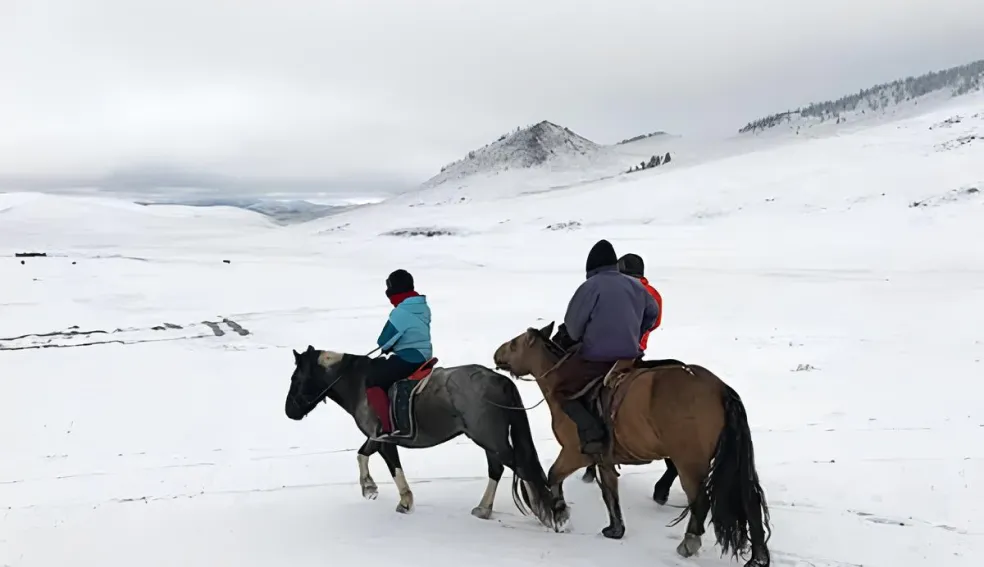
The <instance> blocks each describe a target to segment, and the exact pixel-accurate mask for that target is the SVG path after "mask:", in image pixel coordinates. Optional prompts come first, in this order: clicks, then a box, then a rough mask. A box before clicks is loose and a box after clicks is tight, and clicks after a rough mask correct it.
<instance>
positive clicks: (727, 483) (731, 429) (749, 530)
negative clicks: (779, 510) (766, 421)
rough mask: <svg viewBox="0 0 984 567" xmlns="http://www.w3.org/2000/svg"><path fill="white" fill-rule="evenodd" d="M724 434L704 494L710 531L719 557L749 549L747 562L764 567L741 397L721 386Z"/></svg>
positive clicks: (762, 522) (764, 535)
mask: <svg viewBox="0 0 984 567" xmlns="http://www.w3.org/2000/svg"><path fill="white" fill-rule="evenodd" d="M722 388H723V391H722V393H721V397H722V400H721V401H722V402H723V404H724V415H725V423H724V429H722V430H721V434H720V436H719V437H718V441H717V448H716V449H715V451H714V459H713V462H712V464H711V468H710V471H709V473H708V476H707V479H706V480H705V481H704V482H705V484H704V488H705V490H706V491H707V495H708V499H709V502H710V513H711V525H712V526H713V527H714V535H715V536H716V537H717V541H718V544H719V545H720V546H721V550H722V555H724V554H725V553H728V551H729V550H730V551H731V554H732V556H734V558H735V559H738V556H739V554H741V553H743V552H745V551H746V550H748V549H749V548H751V550H752V553H753V556H756V557H760V558H761V559H764V560H765V562H766V563H765V564H768V558H769V551H768V549H767V547H766V543H767V542H768V540H769V538H770V537H771V533H772V530H771V528H770V526H769V507H768V505H767V504H766V501H765V494H764V492H763V490H762V485H761V484H759V478H758V472H756V470H755V450H754V447H753V446H752V433H751V431H750V430H749V428H748V416H747V415H746V414H745V404H744V403H742V401H741V397H740V396H739V395H738V393H737V392H735V391H734V390H733V389H732V388H731V387H730V386H728V385H727V384H722Z"/></svg>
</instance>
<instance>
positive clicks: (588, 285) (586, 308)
mask: <svg viewBox="0 0 984 567" xmlns="http://www.w3.org/2000/svg"><path fill="white" fill-rule="evenodd" d="M597 302H598V286H596V285H595V283H594V282H593V281H591V280H588V281H586V282H584V283H582V284H581V286H580V287H578V288H577V291H575V292H574V296H573V297H571V301H570V303H568V304H567V313H565V314H564V326H565V327H567V333H568V334H569V335H570V337H571V338H572V339H574V340H575V341H580V340H581V337H583V336H584V329H585V327H587V326H588V321H589V320H591V313H592V311H594V307H595V304H596V303H597Z"/></svg>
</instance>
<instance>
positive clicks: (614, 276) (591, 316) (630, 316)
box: [564, 266, 659, 363]
mask: <svg viewBox="0 0 984 567" xmlns="http://www.w3.org/2000/svg"><path fill="white" fill-rule="evenodd" d="M658 315H659V306H658V305H656V300H655V299H653V296H652V295H650V294H649V292H648V291H646V288H644V287H642V284H641V283H639V282H638V280H636V279H635V278H632V277H629V276H626V275H624V274H622V273H620V272H619V271H618V268H617V267H616V266H604V267H601V268H598V269H596V270H592V271H590V272H588V277H587V281H585V282H584V283H582V284H581V285H580V287H578V288H577V291H575V292H574V297H572V298H571V301H570V303H569V304H568V305H567V313H566V314H565V315H564V326H565V327H567V332H568V333H570V336H571V338H572V339H574V340H575V341H580V342H581V343H582V344H581V351H580V354H581V356H582V357H584V359H585V360H591V361H599V362H613V363H614V362H615V361H616V360H620V359H632V358H637V357H639V356H642V349H641V348H639V341H640V339H641V337H642V334H643V333H644V332H646V331H648V330H649V329H651V328H652V326H653V325H654V324H655V323H656V317H657V316H658Z"/></svg>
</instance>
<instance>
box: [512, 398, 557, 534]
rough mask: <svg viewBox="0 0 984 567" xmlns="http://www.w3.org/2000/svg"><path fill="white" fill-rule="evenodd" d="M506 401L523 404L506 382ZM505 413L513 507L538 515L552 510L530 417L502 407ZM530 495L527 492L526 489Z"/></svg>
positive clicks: (514, 405)
mask: <svg viewBox="0 0 984 567" xmlns="http://www.w3.org/2000/svg"><path fill="white" fill-rule="evenodd" d="M509 390H510V391H509V397H510V400H509V403H510V404H511V405H512V406H513V407H514V408H522V407H523V397H522V396H521V395H520V393H519V388H517V387H516V384H514V383H513V382H512V381H510V382H509ZM506 412H507V415H508V416H509V440H510V444H511V445H512V449H513V455H512V456H513V467H514V468H513V481H512V497H513V502H514V503H515V504H516V507H517V508H518V509H519V511H520V512H522V513H523V514H524V515H529V514H530V513H535V514H536V515H537V516H541V518H540V519H541V520H543V519H544V518H542V516H543V515H544V514H545V513H552V512H548V511H550V510H553V508H554V506H553V505H554V500H555V499H554V498H553V494H552V493H551V492H550V487H549V486H548V485H547V475H546V473H545V472H543V465H542V464H540V456H539V454H538V453H537V451H536V444H535V443H534V442H533V431H532V430H531V429H530V420H529V417H528V416H527V415H526V412H525V411H524V410H522V409H509V410H506ZM531 490H532V491H533V492H534V493H533V494H530V491H531Z"/></svg>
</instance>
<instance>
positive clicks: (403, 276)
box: [386, 270, 413, 297]
mask: <svg viewBox="0 0 984 567" xmlns="http://www.w3.org/2000/svg"><path fill="white" fill-rule="evenodd" d="M410 291H413V276H411V275H410V272H408V271H406V270H396V271H395V272H393V273H392V274H390V275H389V277H388V278H386V296H387V297H392V296H394V295H397V294H399V293H407V292H410Z"/></svg>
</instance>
